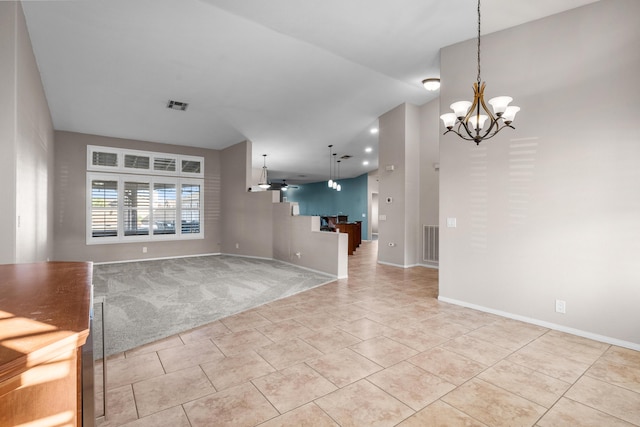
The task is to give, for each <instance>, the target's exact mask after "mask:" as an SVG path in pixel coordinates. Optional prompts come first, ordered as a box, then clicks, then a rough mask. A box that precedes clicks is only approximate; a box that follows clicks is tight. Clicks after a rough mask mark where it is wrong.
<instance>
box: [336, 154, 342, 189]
mask: <svg viewBox="0 0 640 427" xmlns="http://www.w3.org/2000/svg"><path fill="white" fill-rule="evenodd" d="M338 179H340V160H338ZM336 191H342V185H340V184H337V185H336Z"/></svg>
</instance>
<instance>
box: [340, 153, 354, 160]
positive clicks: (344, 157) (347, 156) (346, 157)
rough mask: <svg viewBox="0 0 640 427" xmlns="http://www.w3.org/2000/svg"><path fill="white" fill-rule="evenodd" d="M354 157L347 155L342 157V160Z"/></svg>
mask: <svg viewBox="0 0 640 427" xmlns="http://www.w3.org/2000/svg"><path fill="white" fill-rule="evenodd" d="M352 157H353V156H350V155H349V154H345V155H344V156H342V157H340V158H341V159H342V160H347V159H350V158H352Z"/></svg>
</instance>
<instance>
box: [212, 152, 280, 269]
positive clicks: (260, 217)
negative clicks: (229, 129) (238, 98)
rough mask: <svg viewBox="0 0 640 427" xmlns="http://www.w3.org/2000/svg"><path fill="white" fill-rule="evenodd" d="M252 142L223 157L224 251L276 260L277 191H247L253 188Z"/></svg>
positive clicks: (222, 154) (226, 153)
mask: <svg viewBox="0 0 640 427" xmlns="http://www.w3.org/2000/svg"><path fill="white" fill-rule="evenodd" d="M251 148H252V144H251V141H245V142H241V143H239V144H235V145H232V146H231V147H228V148H225V149H224V150H222V152H221V156H222V181H223V182H224V184H225V185H224V187H223V188H222V206H223V207H224V210H223V215H222V224H223V226H222V252H223V253H226V254H235V255H247V256H254V257H260V258H273V208H272V206H271V205H272V204H273V203H274V202H278V201H279V200H280V194H279V192H277V191H258V192H249V191H247V190H248V188H249V187H251V186H252V185H257V180H256V182H252V181H253V178H252V169H251Z"/></svg>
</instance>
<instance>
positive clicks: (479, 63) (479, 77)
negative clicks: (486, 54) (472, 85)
mask: <svg viewBox="0 0 640 427" xmlns="http://www.w3.org/2000/svg"><path fill="white" fill-rule="evenodd" d="M479 85H480V0H478V86H479Z"/></svg>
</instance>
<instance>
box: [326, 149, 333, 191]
mask: <svg viewBox="0 0 640 427" xmlns="http://www.w3.org/2000/svg"><path fill="white" fill-rule="evenodd" d="M331 147H333V145H329V181H327V187H329V188H333V179H332V178H333V176H332V173H331V169H332V168H331V161H332V160H331V157H332V156H331V152H332V151H333V150H332V148H331Z"/></svg>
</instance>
